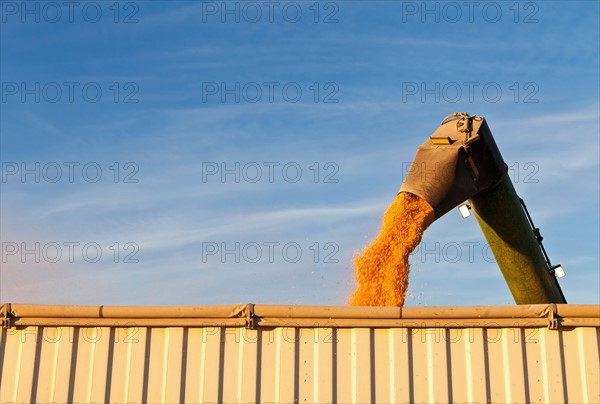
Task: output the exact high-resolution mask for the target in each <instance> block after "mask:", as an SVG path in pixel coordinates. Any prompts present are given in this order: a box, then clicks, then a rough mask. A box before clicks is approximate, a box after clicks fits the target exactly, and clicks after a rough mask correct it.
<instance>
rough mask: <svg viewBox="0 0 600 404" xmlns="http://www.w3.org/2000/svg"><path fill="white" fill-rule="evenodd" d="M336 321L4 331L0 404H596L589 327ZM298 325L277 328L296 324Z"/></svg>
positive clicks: (599, 393) (597, 340)
mask: <svg viewBox="0 0 600 404" xmlns="http://www.w3.org/2000/svg"><path fill="white" fill-rule="evenodd" d="M584 308H585V309H586V310H579V311H575V312H572V313H568V310H567V311H565V310H562V311H563V312H565V313H568V314H569V315H572V316H573V317H574V318H581V317H585V318H588V319H590V316H589V313H590V312H591V313H595V312H596V311H598V310H599V309H600V308H599V307H597V306H587V308H586V307H584ZM590 308H591V311H590ZM295 309H296V308H289V310H295ZM484 309H485V308H484ZM255 310H256V312H260V307H258V306H257V307H256V308H255ZM331 310H332V311H331V312H329V315H330V318H329V319H328V320H327V321H329V323H330V326H329V327H304V326H302V327H298V326H287V327H286V326H279V327H264V326H258V327H257V328H256V329H247V328H245V327H243V326H235V327H229V326H227V327H219V326H217V324H219V322H215V323H214V325H205V326H190V327H187V326H186V327H169V326H153V327H144V326H139V325H137V324H133V320H132V321H130V323H132V324H131V326H130V327H109V326H99V327H94V326H90V325H91V324H93V322H94V317H93V316H91V317H90V318H88V319H84V320H85V321H81V317H77V316H75V315H71V317H73V318H77V319H78V320H77V321H76V322H75V321H71V319H63V320H65V321H63V322H61V324H60V325H59V326H35V325H26V326H14V325H13V326H11V327H8V328H4V329H2V334H1V340H0V362H1V367H0V372H1V373H0V381H1V389H0V390H1V397H0V401H1V402H2V403H6V402H56V403H62V402H98V403H102V402H121V403H122V402H136V403H138V402H151V403H159V402H163V403H175V402H190V403H200V402H203V403H211V402H215V403H216V402H224V403H251V402H272V403H275V402H276V403H293V402H297V403H304V402H307V403H308V402H310V403H316V402H319V403H326V402H340V403H342V402H343V403H350V402H354V403H367V402H378V403H395V402H503V403H504V402H544V403H547V402H571V403H586V402H589V403H597V402H600V390H599V389H600V387H599V385H600V383H599V380H600V369H599V368H600V351H599V346H600V324H598V321H599V320H598V317H595V318H593V317H592V318H591V319H592V320H593V322H592V326H590V324H587V325H581V326H574V327H572V326H569V327H565V326H563V325H559V328H558V329H557V330H552V329H548V327H547V326H540V325H539V324H538V325H533V326H527V321H528V319H527V318H522V320H524V321H525V322H519V321H517V319H515V324H518V326H517V325H515V326H512V327H499V326H497V325H494V324H496V323H494V322H490V326H488V327H485V326H474V327H469V326H468V324H469V322H471V323H475V324H480V323H478V322H480V321H481V317H480V314H481V313H480V311H479V312H477V313H479V314H477V315H474V313H475V312H474V311H473V310H471V312H470V313H471V316H472V317H471V318H468V316H467V315H468V314H469V311H468V310H466V311H465V309H462V308H455V310H459V311H461V313H460V315H456V317H460V320H456V321H455V325H454V326H452V327H416V328H415V327H412V328H411V327H381V326H369V327H364V326H361V325H360V320H361V319H360V318H356V319H354V320H352V319H350V318H346V320H347V321H355V322H356V323H357V324H359V326H357V327H351V326H349V325H348V324H346V325H345V326H344V327H337V326H336V321H337V320H336V317H343V316H341V315H340V316H336V314H339V313H336V309H335V308H332V309H331ZM407 310H408V309H407ZM420 310H423V309H420ZM440 310H452V308H441V309H440V308H435V309H433V308H432V309H431V311H430V313H429V314H428V315H423V316H422V318H421V319H419V318H416V317H415V316H412V314H410V313H409V317H411V318H412V319H413V320H416V321H415V324H419V323H427V322H425V320H431V319H432V318H438V317H449V315H447V314H446V315H440V314H439V311H440ZM507 310H513V309H512V308H507ZM569 310H572V309H569ZM134 311H135V310H134ZM14 312H15V313H18V312H19V309H18V308H17V309H15V310H14ZM341 312H343V310H342V311H341ZM557 312H558V313H560V312H561V310H560V307H559V309H558V310H557ZM234 313H237V314H233V316H237V315H238V314H239V312H234ZM344 313H349V312H344ZM422 313H424V314H427V310H425V311H424V312H423V311H422ZM436 313H438V314H436ZM582 313H583V314H582ZM585 313H588V314H585ZM29 314H31V315H32V318H38V317H37V316H39V313H37V314H36V313H29ZM55 314H56V313H51V315H50V316H54V315H55ZM138 314H139V313H138ZM309 314H310V313H309ZM342 314H343V313H342ZM363 314H364V315H365V316H367V315H368V312H365V313H363ZM513 314H514V313H513ZM307 316H308V314H306V313H304V314H302V317H301V318H295V317H294V315H293V314H292V315H290V316H287V317H286V318H287V320H288V324H289V325H292V324H294V323H295V322H296V323H297V322H300V320H306V321H308V320H310V319H309V318H308V317H307ZM394 316H396V314H394ZM280 317H283V316H280ZM317 317H318V316H315V318H314V321H315V322H317V320H319V319H318V318H317ZM517 317H518V316H517ZM533 317H534V318H532V319H529V321H530V320H533V319H538V318H539V316H536V315H534V316H533ZM121 318H122V319H124V320H127V318H124V317H121ZM134 318H136V317H134ZM22 320H24V318H23V319H22ZM213 320H214V319H213ZM420 320H423V322H421V321H420ZM564 320H565V321H566V320H568V318H564ZM382 321H385V319H382ZM69 322H72V323H77V324H73V325H71V326H69V325H67V324H65V323H69ZM16 323H18V321H15V324H16ZM259 324H260V323H259ZM427 324H429V323H427ZM534 324H535V323H534ZM594 324H595V325H594ZM82 325H87V326H82Z"/></svg>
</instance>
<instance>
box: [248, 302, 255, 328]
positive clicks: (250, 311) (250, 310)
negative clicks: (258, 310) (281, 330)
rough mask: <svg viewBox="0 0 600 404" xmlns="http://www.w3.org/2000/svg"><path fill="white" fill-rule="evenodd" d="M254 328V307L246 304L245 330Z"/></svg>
mask: <svg viewBox="0 0 600 404" xmlns="http://www.w3.org/2000/svg"><path fill="white" fill-rule="evenodd" d="M255 327H256V317H254V305H253V304H252V303H248V304H247V305H246V328H247V329H249V330H252V329H254V328H255Z"/></svg>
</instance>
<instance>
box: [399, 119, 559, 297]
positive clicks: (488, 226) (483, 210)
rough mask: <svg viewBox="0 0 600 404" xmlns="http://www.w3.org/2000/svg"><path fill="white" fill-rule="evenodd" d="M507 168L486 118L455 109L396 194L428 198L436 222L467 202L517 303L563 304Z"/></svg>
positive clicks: (420, 150)
mask: <svg viewBox="0 0 600 404" xmlns="http://www.w3.org/2000/svg"><path fill="white" fill-rule="evenodd" d="M507 172H508V167H507V165H506V163H505V162H504V159H503V158H502V155H501V154H500V151H499V150H498V146H497V145H496V142H495V141H494V138H493V136H492V133H491V131H490V128H489V127H488V125H487V123H486V121H485V118H483V117H478V116H470V115H468V114H467V113H458V112H457V113H455V114H452V115H449V116H447V117H446V118H445V119H444V120H443V121H442V124H441V125H440V127H439V128H438V129H437V130H436V131H435V132H434V133H433V134H432V135H431V136H430V137H429V139H428V140H427V141H425V143H423V144H422V145H421V146H420V147H419V148H418V150H417V153H416V155H415V158H414V161H413V164H412V165H411V169H410V170H409V171H408V173H407V175H406V179H405V181H404V183H403V184H402V187H401V188H400V192H409V193H412V194H414V195H417V196H419V197H420V198H422V199H424V200H426V201H427V202H428V203H429V204H430V205H431V207H432V208H433V210H434V212H435V219H436V220H437V219H439V218H440V217H441V216H443V215H444V214H446V213H447V212H448V211H450V210H451V209H453V208H455V207H457V206H458V205H460V204H462V203H463V202H465V201H467V200H468V201H469V204H470V207H471V208H472V210H473V212H474V213H475V216H476V218H477V221H478V222H479V225H480V226H481V230H482V231H483V234H484V235H485V238H486V239H487V242H488V244H489V246H490V248H491V250H492V252H493V254H494V257H495V259H496V262H497V263H498V266H499V267H500V270H501V271H502V274H503V275H504V279H505V280H506V283H507V284H508V287H509V289H510V291H511V293H512V295H513V297H514V299H515V302H516V303H517V304H536V303H566V300H565V298H564V296H563V294H562V291H561V289H560V286H559V284H558V281H557V279H556V274H555V268H556V267H553V266H552V264H551V263H550V260H549V258H548V256H547V254H546V251H545V250H544V247H543V245H542V243H541V241H542V237H541V235H540V232H539V229H537V228H535V227H534V226H533V222H532V221H531V217H530V216H529V213H528V212H527V209H526V207H525V204H524V203H523V200H522V199H520V198H519V197H518V196H517V193H516V192H515V189H514V187H513V184H512V181H511V180H510V178H509V176H508V175H507Z"/></svg>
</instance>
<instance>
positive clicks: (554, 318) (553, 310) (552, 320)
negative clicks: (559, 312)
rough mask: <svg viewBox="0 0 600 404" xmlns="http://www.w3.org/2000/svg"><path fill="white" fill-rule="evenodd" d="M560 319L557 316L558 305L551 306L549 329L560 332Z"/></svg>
mask: <svg viewBox="0 0 600 404" xmlns="http://www.w3.org/2000/svg"><path fill="white" fill-rule="evenodd" d="M558 326H559V323H558V317H557V316H556V304H551V305H550V313H548V329H549V330H558Z"/></svg>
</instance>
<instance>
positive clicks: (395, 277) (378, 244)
mask: <svg viewBox="0 0 600 404" xmlns="http://www.w3.org/2000/svg"><path fill="white" fill-rule="evenodd" d="M433 220H434V212H433V209H432V208H431V206H429V204H428V203H427V202H426V201H425V200H423V199H421V198H419V197H418V196H416V195H413V194H410V193H407V192H401V193H399V194H398V196H397V197H396V199H395V200H394V202H393V203H392V204H391V205H390V207H389V208H388V210H387V211H386V212H385V215H384V216H383V227H382V229H381V232H380V233H379V235H378V236H377V238H375V240H374V241H373V243H371V245H369V246H368V247H366V248H365V249H364V251H363V252H362V254H361V255H359V256H356V257H355V258H354V264H355V266H356V280H357V282H358V289H357V290H356V292H354V294H353V295H352V297H351V298H350V305H352V306H399V307H402V306H403V305H404V296H405V294H406V289H407V288H408V272H409V263H408V256H409V254H410V253H411V252H412V251H413V250H414V249H415V248H416V247H417V245H419V243H420V242H421V237H422V236H423V232H424V231H425V229H426V228H427V227H428V226H429V225H430V224H431V223H432V222H433Z"/></svg>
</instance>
